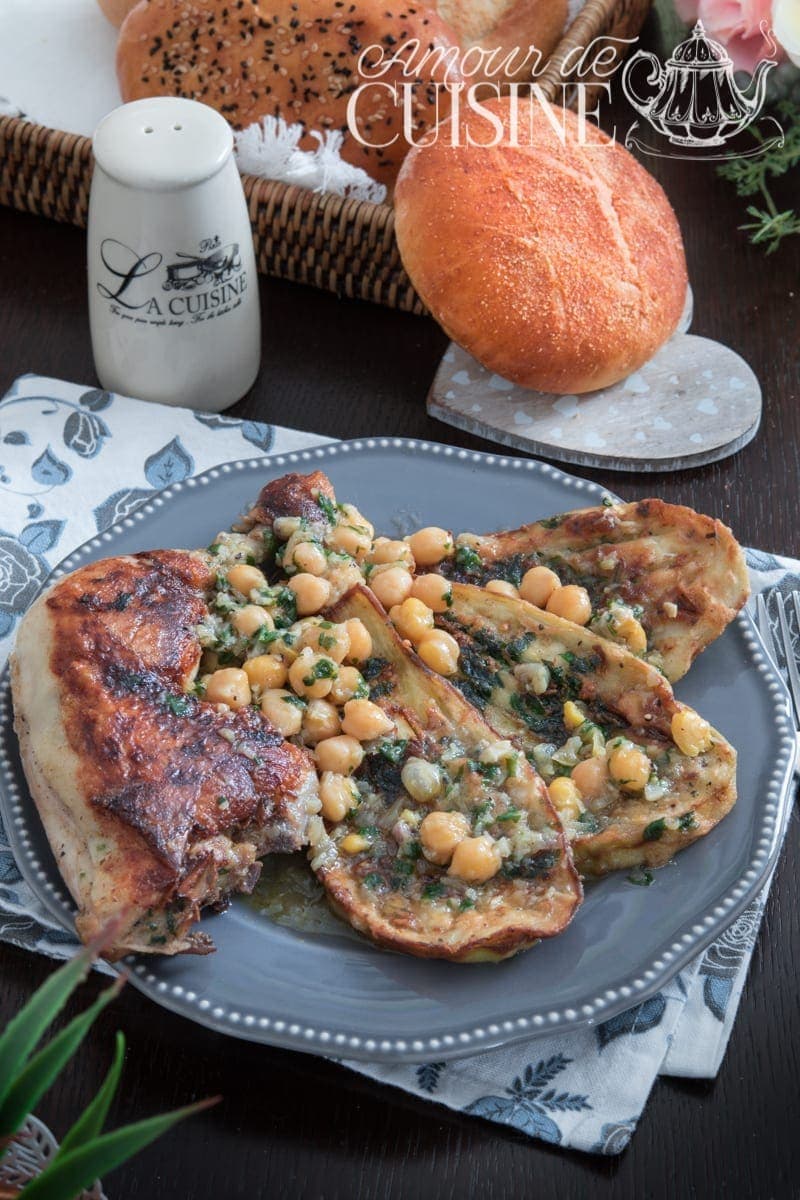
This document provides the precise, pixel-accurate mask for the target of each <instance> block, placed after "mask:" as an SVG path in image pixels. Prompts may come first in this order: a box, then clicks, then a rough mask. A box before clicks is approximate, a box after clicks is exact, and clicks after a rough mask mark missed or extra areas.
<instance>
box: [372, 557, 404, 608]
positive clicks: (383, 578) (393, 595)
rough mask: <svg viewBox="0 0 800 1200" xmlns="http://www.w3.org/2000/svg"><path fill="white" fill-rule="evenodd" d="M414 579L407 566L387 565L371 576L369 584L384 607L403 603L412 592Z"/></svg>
mask: <svg viewBox="0 0 800 1200" xmlns="http://www.w3.org/2000/svg"><path fill="white" fill-rule="evenodd" d="M413 583H414V581H413V579H412V578H411V575H410V574H409V572H408V571H407V570H406V569H405V567H387V568H386V570H385V571H381V572H380V574H378V575H373V576H371V578H370V581H369V585H370V587H371V588H372V590H373V592H374V593H375V595H376V596H377V597H378V599H379V600H380V602H381V604H382V605H383V607H384V608H386V609H389V608H391V607H392V605H393V604H402V603H403V601H404V600H405V598H406V596H408V595H409V594H410V592H411V588H412V586H413Z"/></svg>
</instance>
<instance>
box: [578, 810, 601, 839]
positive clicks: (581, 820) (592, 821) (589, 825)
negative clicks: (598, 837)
mask: <svg viewBox="0 0 800 1200" xmlns="http://www.w3.org/2000/svg"><path fill="white" fill-rule="evenodd" d="M578 824H579V825H581V826H582V827H583V832H584V833H597V831H598V830H599V828H600V822H599V821H598V819H597V817H596V816H595V815H594V813H590V812H589V810H588V808H586V809H584V811H583V812H582V813H581V815H580V816H579V817H578Z"/></svg>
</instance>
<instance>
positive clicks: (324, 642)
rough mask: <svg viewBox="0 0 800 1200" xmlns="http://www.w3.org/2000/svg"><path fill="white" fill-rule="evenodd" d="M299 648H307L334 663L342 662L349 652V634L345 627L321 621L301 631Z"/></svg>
mask: <svg viewBox="0 0 800 1200" xmlns="http://www.w3.org/2000/svg"><path fill="white" fill-rule="evenodd" d="M300 645H301V647H304V646H309V647H310V648H311V649H312V650H316V651H317V652H318V653H322V654H327V656H328V658H332V659H333V661H334V662H336V663H340V662H343V661H344V659H345V658H347V655H348V653H349V651H350V634H349V633H348V632H347V628H346V626H345V625H334V624H332V623H331V622H330V621H322V622H321V623H319V624H317V625H312V626H309V627H308V628H306V629H304V630H303V633H302V635H301V637H300Z"/></svg>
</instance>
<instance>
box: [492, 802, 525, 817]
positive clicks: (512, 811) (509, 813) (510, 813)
mask: <svg viewBox="0 0 800 1200" xmlns="http://www.w3.org/2000/svg"><path fill="white" fill-rule="evenodd" d="M521 816H522V813H521V812H520V810H519V809H518V808H514V806H513V805H512V807H511V808H507V809H506V811H505V812H501V813H498V814H497V820H498V821H518V820H519V819H520V817H521Z"/></svg>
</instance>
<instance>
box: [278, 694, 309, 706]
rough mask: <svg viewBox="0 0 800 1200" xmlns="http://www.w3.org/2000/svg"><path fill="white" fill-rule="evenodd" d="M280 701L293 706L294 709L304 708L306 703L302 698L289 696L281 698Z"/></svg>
mask: <svg viewBox="0 0 800 1200" xmlns="http://www.w3.org/2000/svg"><path fill="white" fill-rule="evenodd" d="M281 700H282V701H283V702H284V704H293V705H294V706H295V708H306V702H305V700H304V699H303V698H302V696H293V695H291V694H290V695H288V696H281Z"/></svg>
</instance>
